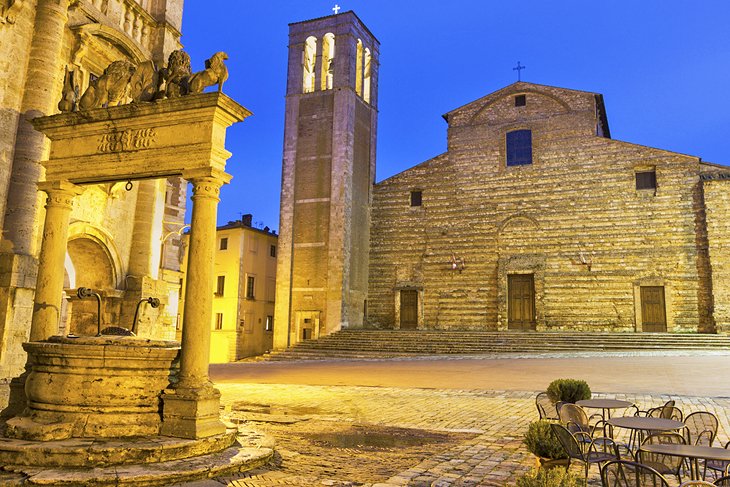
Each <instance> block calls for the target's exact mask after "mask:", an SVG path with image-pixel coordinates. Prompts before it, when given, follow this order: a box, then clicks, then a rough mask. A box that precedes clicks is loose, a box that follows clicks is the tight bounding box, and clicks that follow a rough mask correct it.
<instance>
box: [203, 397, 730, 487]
mask: <svg viewBox="0 0 730 487" xmlns="http://www.w3.org/2000/svg"><path fill="white" fill-rule="evenodd" d="M218 387H219V388H220V389H221V392H222V393H223V396H222V404H223V405H224V406H225V408H226V411H227V414H229V415H231V418H233V419H236V418H237V419H238V420H242V421H246V420H247V418H246V411H245V409H246V407H247V406H249V407H250V408H251V409H252V410H253V411H256V413H252V416H251V418H252V419H255V420H256V421H261V420H262V419H264V418H262V417H261V416H265V415H261V413H260V411H261V410H262V408H267V407H268V408H269V409H270V410H273V411H276V414H277V415H279V416H282V415H283V416H286V415H287V412H289V413H290V414H291V415H293V416H296V415H297V413H299V412H301V411H307V412H308V414H307V415H306V417H308V418H309V419H311V420H312V421H314V420H315V419H317V420H323V419H324V420H327V421H335V422H338V421H339V422H354V423H357V424H372V425H379V426H390V427H401V428H418V429H424V430H432V431H450V432H472V433H476V436H474V437H472V438H471V439H469V440H466V441H463V442H461V443H459V444H457V445H454V446H451V447H450V448H448V449H445V450H444V451H443V452H440V453H438V454H436V455H432V456H429V457H426V458H423V459H422V460H421V461H420V462H417V463H415V464H414V465H412V466H410V467H409V468H406V469H403V470H400V471H397V472H392V474H390V475H388V476H387V477H385V478H383V477H382V475H379V474H382V472H363V475H365V476H366V477H367V476H368V475H370V476H369V478H368V482H362V481H359V482H358V483H353V482H351V479H348V478H341V477H340V476H338V473H337V468H336V465H334V466H333V465H329V468H320V469H318V468H313V467H312V465H300V464H299V463H298V462H299V461H300V460H301V458H303V456H298V455H297V454H296V452H288V454H287V456H286V458H284V459H283V460H282V462H281V464H280V465H279V466H276V467H270V468H264V469H257V470H256V471H253V472H248V473H244V474H240V475H238V476H235V477H229V478H226V479H218V481H220V482H221V483H222V485H229V486H232V487H268V486H278V485H310V486H313V485H333V486H349V485H361V486H365V487H375V486H377V487H386V486H387V487H395V486H422V487H426V486H428V487H434V486H438V487H442V486H443V487H445V486H504V485H511V483H512V482H513V481H514V478H515V477H517V476H519V475H520V474H522V473H524V472H526V471H528V470H529V469H530V468H532V467H534V465H535V459H534V457H533V456H532V455H531V454H530V453H529V452H528V451H527V450H526V448H525V447H524V446H523V444H522V437H523V434H524V431H525V429H526V427H527V425H528V424H529V422H530V421H534V420H536V419H537V412H536V409H535V405H534V397H535V395H536V394H537V391H483V390H434V389H418V388H387V387H358V386H309V385H291V384H290V385H287V384H233V383H226V384H219V385H218ZM594 397H615V398H618V399H625V400H629V401H632V402H635V403H636V404H637V405H639V407H640V408H641V409H646V408H649V407H653V406H659V405H661V404H663V403H664V402H666V401H667V400H668V399H670V398H671V399H674V400H675V401H676V402H677V406H678V407H680V408H681V409H682V410H683V411H684V412H685V414H687V413H689V412H692V411H697V410H708V411H711V412H713V413H715V414H716V415H717V416H718V419H719V420H720V429H719V432H718V441H719V443H721V444H723V445H724V444H725V442H727V441H728V439H730V437H729V436H728V432H730V423H729V421H728V411H730V398H707V397H693V396H669V395H660V394H636V395H630V394H594ZM234 404H235V405H236V407H235V408H234ZM235 409H238V410H235ZM240 409H244V410H243V411H240ZM253 414H257V415H258V416H257V417H254V416H253ZM282 427H284V426H282ZM619 434H620V435H626V433H625V432H624V433H619ZM571 469H574V471H575V472H576V474H579V475H580V474H581V471H582V468H581V467H580V466H573V467H571ZM299 472H307V473H306V475H302V474H301V473H299ZM675 483H676V481H675ZM211 485H212V484H211ZM589 485H600V481H599V479H598V469H597V467H596V466H592V467H591V469H590V476H589ZM201 487H208V486H201Z"/></svg>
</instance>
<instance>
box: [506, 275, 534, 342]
mask: <svg viewBox="0 0 730 487" xmlns="http://www.w3.org/2000/svg"><path fill="white" fill-rule="evenodd" d="M507 300H508V302H507V306H508V308H509V309H508V328H509V329H510V330H534V329H535V280H534V278H533V275H532V274H512V275H510V276H507Z"/></svg>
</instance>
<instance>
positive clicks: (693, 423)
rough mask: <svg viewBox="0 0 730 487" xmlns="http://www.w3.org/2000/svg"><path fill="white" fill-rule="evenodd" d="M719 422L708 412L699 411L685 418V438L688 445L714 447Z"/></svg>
mask: <svg viewBox="0 0 730 487" xmlns="http://www.w3.org/2000/svg"><path fill="white" fill-rule="evenodd" d="M718 425H719V421H718V420H717V416H715V415H714V414H712V413H711V412H708V411H697V412H694V413H691V414H688V415H687V417H686V418H684V430H683V433H684V438H685V439H686V440H687V444H688V445H702V446H712V443H713V442H714V441H715V437H716V436H717V427H718Z"/></svg>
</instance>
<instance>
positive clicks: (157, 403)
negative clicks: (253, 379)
mask: <svg viewBox="0 0 730 487" xmlns="http://www.w3.org/2000/svg"><path fill="white" fill-rule="evenodd" d="M23 348H24V349H25V350H26V352H28V363H29V364H31V369H30V373H29V375H28V377H27V378H26V381H25V394H26V397H27V401H28V403H27V404H28V406H27V409H26V410H25V412H24V413H23V415H22V417H16V418H13V419H11V420H10V421H9V422H8V424H9V428H8V432H7V433H8V436H13V437H16V438H25V439H36V440H58V439H64V438H69V437H73V438H83V437H86V438H110V437H116V438H120V437H132V436H152V435H158V434H159V432H160V426H161V423H162V415H161V400H160V395H161V393H162V391H163V390H164V389H165V388H167V387H168V385H169V383H170V380H171V378H172V376H173V375H174V374H175V373H176V364H175V363H174V361H175V358H176V357H177V355H178V352H179V350H180V344H179V343H178V342H173V341H164V340H147V339H143V338H138V337H119V336H101V337H61V336H54V337H51V338H49V339H48V340H46V341H42V342H29V343H24V344H23Z"/></svg>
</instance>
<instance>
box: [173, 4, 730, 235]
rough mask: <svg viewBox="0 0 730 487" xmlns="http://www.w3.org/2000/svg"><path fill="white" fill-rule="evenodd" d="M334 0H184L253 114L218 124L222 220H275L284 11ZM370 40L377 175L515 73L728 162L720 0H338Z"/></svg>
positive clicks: (659, 143) (726, 44) (302, 11)
mask: <svg viewBox="0 0 730 487" xmlns="http://www.w3.org/2000/svg"><path fill="white" fill-rule="evenodd" d="M334 5H335V2H333V1H321V0H264V1H252V0H227V1H223V0H186V1H185V10H184V15H183V37H182V42H183V45H184V47H185V49H186V50H187V52H188V53H189V54H190V56H191V57H192V61H193V69H194V70H195V71H198V70H201V69H202V68H203V63H204V61H205V59H207V58H208V57H210V56H211V55H212V54H213V53H215V52H216V51H226V52H227V53H228V55H229V57H230V59H229V60H228V61H227V65H228V69H229V73H230V77H229V79H228V82H227V83H226V84H225V85H224V87H223V91H224V92H225V93H226V94H228V95H229V96H231V97H232V98H234V99H235V100H236V101H238V102H239V103H241V104H242V105H244V106H245V107H246V108H248V109H249V110H251V111H252V112H253V113H254V115H253V116H252V117H250V118H248V119H247V120H246V121H244V122H243V123H240V124H237V125H235V126H233V127H231V128H230V129H229V130H228V137H227V140H226V147H227V149H228V150H230V151H231V152H232V153H233V156H232V157H231V159H229V161H228V167H227V170H228V172H230V173H231V174H233V176H234V179H233V181H232V182H231V184H230V185H228V186H227V187H225V188H224V189H223V191H222V192H221V204H220V207H219V211H218V222H219V224H224V223H226V222H227V221H229V220H235V219H238V218H240V216H241V214H244V213H252V214H253V220H254V222H255V223H258V224H259V225H260V226H264V225H266V226H269V227H271V228H273V229H277V228H278V224H279V191H280V187H281V158H282V145H283V138H284V94H285V88H286V71H287V44H288V24H289V23H292V22H299V21H303V20H308V19H312V18H317V17H323V16H326V15H331V14H333V12H332V7H333V6H334ZM339 5H340V7H341V8H342V10H341V11H347V10H353V11H354V12H355V13H356V14H357V15H358V17H359V18H360V19H361V20H362V21H363V22H364V23H365V25H366V26H368V28H369V29H370V31H371V32H372V33H373V34H374V35H375V36H376V37H377V38H378V40H379V41H380V82H379V107H378V108H379V115H378V143H377V173H376V181H381V180H383V179H385V178H388V177H390V176H392V175H394V174H397V173H399V172H401V171H403V170H405V169H407V168H409V167H412V166H414V165H416V164H419V163H421V162H423V161H425V160H428V159H430V158H432V157H434V156H436V155H438V154H440V153H442V152H444V151H445V150H446V123H445V121H444V120H443V119H442V118H441V115H442V114H444V113H446V112H448V111H450V110H453V109H454V108H457V107H459V106H461V105H464V104H466V103H469V102H471V101H473V100H475V99H477V98H480V97H482V96H484V95H487V94H489V93H492V92H494V91H496V90H499V89H501V88H503V87H505V86H507V85H509V84H511V83H513V82H515V81H516V80H517V75H516V71H513V69H512V68H513V67H515V66H516V65H517V62H518V61H519V62H520V63H521V64H522V65H524V66H526V69H525V70H524V71H522V79H523V81H529V82H532V83H539V84H544V85H552V86H559V87H564V88H571V89H576V90H583V91H591V92H596V93H601V94H603V96H604V101H605V105H606V111H607V114H608V120H609V126H610V129H611V135H612V137H613V138H614V139H618V140H623V141H627V142H632V143H636V144H641V145H646V146H651V147H657V148H661V149H666V150H670V151H675V152H680V153H684V154H690V155H694V156H699V157H701V158H702V159H703V160H704V161H708V162H714V163H719V164H730V142H729V140H730V2H729V1H727V0H696V1H688V0H661V1H660V0H610V1H607V2H596V1H587V0H581V1H578V0H572V1H563V0H555V1H550V2H548V1H545V0H542V1H540V0H523V1H509V0H502V1H497V0H455V1H445V0H418V1H417V0H402V1H399V2H396V1H385V0H352V1H348V0H342V1H341V2H339Z"/></svg>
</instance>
